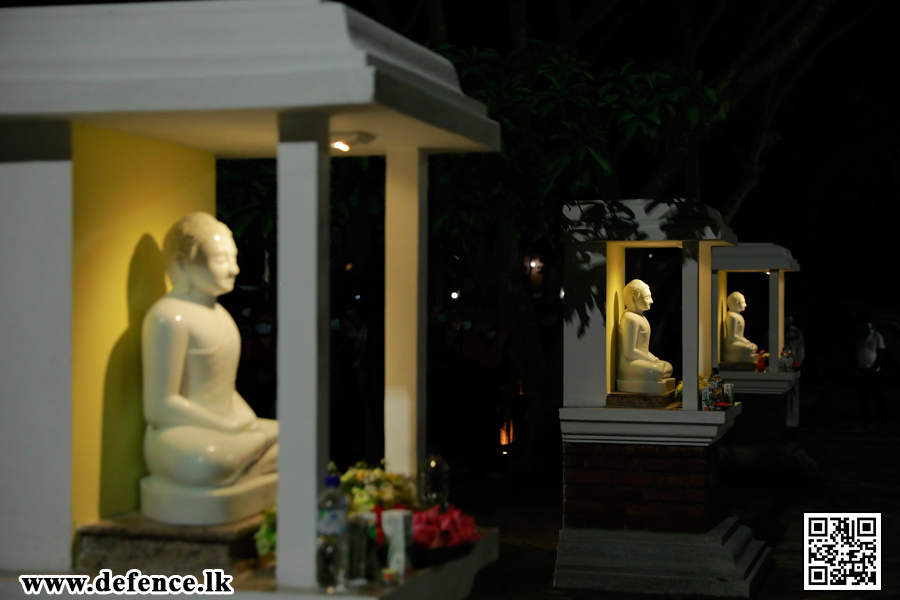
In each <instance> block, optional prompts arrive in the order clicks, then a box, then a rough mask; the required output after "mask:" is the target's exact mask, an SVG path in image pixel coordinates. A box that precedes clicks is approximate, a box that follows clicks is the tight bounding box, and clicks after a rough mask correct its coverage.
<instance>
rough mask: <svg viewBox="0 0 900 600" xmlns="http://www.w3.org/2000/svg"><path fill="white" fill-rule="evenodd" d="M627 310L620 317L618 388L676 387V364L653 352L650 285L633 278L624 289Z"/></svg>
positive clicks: (658, 390) (646, 391)
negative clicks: (646, 312) (648, 313)
mask: <svg viewBox="0 0 900 600" xmlns="http://www.w3.org/2000/svg"><path fill="white" fill-rule="evenodd" d="M622 296H623V297H624V301H625V312H624V313H622V318H621V319H619V356H618V365H617V366H618V374H617V377H616V391H619V392H633V393H641V394H663V393H665V392H668V391H671V390H674V389H675V380H674V379H672V377H671V375H672V365H671V364H670V363H668V362H666V361H664V360H660V359H659V358H657V357H656V356H654V355H653V354H651V353H650V323H649V322H648V321H647V317H645V316H644V311H647V310H650V306H651V305H652V304H653V298H652V297H651V296H650V286H648V285H647V284H646V283H644V282H643V281H641V280H640V279H634V280H632V281H631V282H630V283H629V284H628V285H626V286H625V290H624V291H623V292H622Z"/></svg>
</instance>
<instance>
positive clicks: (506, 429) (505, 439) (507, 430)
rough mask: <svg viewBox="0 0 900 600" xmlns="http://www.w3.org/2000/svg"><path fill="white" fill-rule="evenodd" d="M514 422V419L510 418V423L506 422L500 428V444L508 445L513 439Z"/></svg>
mask: <svg viewBox="0 0 900 600" xmlns="http://www.w3.org/2000/svg"><path fill="white" fill-rule="evenodd" d="M513 431H514V430H513V422H512V419H510V420H509V423H504V424H503V427H501V428H500V445H501V446H508V445H510V444H511V443H512V441H513Z"/></svg>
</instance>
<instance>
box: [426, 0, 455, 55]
mask: <svg viewBox="0 0 900 600" xmlns="http://www.w3.org/2000/svg"><path fill="white" fill-rule="evenodd" d="M428 31H429V33H430V34H431V43H432V44H434V45H435V46H443V45H445V44H449V43H450V36H449V35H448V34H447V19H446V18H445V17H444V0H428Z"/></svg>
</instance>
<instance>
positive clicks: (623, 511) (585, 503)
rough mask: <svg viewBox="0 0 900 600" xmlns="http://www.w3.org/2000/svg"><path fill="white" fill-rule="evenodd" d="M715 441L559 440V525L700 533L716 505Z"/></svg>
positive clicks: (716, 516)
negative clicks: (670, 443)
mask: <svg viewBox="0 0 900 600" xmlns="http://www.w3.org/2000/svg"><path fill="white" fill-rule="evenodd" d="M718 456H719V453H718V447H717V445H716V444H713V445H711V446H705V447H698V446H651V445H623V444H563V466H564V478H563V481H564V483H565V485H564V488H563V526H564V527H567V528H596V529H635V530H645V531H661V532H674V533H705V532H707V531H709V530H710V529H712V527H713V526H715V525H716V524H718V523H719V522H720V521H721V520H722V518H723V517H724V514H723V513H722V512H721V511H720V510H718V490H719V479H718V470H719V466H718Z"/></svg>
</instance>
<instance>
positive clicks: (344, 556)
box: [316, 475, 350, 591]
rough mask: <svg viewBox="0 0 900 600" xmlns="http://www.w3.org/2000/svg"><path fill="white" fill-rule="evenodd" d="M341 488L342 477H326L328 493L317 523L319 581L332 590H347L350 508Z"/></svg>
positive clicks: (320, 502)
mask: <svg viewBox="0 0 900 600" xmlns="http://www.w3.org/2000/svg"><path fill="white" fill-rule="evenodd" d="M340 485H341V478H340V477H338V476H337V475H329V476H328V477H326V478H325V490H324V491H323V492H322V494H321V495H320V496H319V511H318V512H319V514H318V519H317V521H316V534H317V536H318V537H317V540H316V582H317V583H318V584H319V587H321V588H323V589H326V590H329V591H334V590H343V589H344V588H345V587H346V582H347V561H348V560H349V553H350V549H349V540H348V537H347V512H348V510H349V505H348V503H347V499H346V498H345V497H344V495H343V494H342V493H341V490H340Z"/></svg>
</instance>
